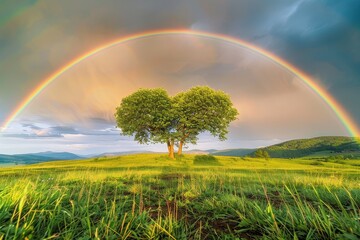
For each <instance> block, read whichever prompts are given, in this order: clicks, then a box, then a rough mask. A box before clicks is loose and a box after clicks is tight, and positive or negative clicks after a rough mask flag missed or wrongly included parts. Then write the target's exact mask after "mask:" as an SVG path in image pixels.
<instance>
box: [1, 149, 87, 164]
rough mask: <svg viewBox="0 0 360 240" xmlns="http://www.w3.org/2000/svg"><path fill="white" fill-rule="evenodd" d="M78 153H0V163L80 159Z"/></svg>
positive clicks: (31, 162)
mask: <svg viewBox="0 0 360 240" xmlns="http://www.w3.org/2000/svg"><path fill="white" fill-rule="evenodd" d="M80 158H81V157H79V156H78V155H75V154H73V153H69V152H39V153H28V154H15V155H5V154H0V164H9V163H11V164H33V163H40V162H47V161H54V160H70V159H80Z"/></svg>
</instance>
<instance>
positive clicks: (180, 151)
mask: <svg viewBox="0 0 360 240" xmlns="http://www.w3.org/2000/svg"><path fill="white" fill-rule="evenodd" d="M183 144H184V142H183V141H180V143H179V150H178V155H179V156H180V155H181V154H182V148H183Z"/></svg>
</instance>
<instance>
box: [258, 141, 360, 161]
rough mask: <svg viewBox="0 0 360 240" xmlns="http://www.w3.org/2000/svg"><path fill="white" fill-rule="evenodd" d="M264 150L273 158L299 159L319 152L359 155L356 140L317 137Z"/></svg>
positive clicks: (358, 146)
mask: <svg viewBox="0 0 360 240" xmlns="http://www.w3.org/2000/svg"><path fill="white" fill-rule="evenodd" d="M264 150H265V151H267V152H268V153H269V154H270V156H271V157H273V158H274V157H275V158H299V157H305V156H312V155H314V154H316V153H319V152H327V153H326V155H329V154H333V155H338V154H342V155H346V156H351V155H352V154H353V155H355V156H357V155H359V153H360V144H359V140H358V139H355V138H352V137H317V138H311V139H299V140H291V141H287V142H284V143H280V144H276V145H273V146H269V147H266V148H264ZM353 157H354V156H353Z"/></svg>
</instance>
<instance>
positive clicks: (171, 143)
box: [167, 140, 175, 158]
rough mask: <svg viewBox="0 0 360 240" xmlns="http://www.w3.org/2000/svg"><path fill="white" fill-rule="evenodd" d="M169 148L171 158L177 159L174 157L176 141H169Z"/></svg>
mask: <svg viewBox="0 0 360 240" xmlns="http://www.w3.org/2000/svg"><path fill="white" fill-rule="evenodd" d="M167 147H168V151H169V157H170V158H175V156H174V141H170V140H168V141H167Z"/></svg>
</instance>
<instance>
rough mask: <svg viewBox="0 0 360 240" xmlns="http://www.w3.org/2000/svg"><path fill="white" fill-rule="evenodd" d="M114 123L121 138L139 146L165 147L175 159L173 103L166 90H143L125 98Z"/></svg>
mask: <svg viewBox="0 0 360 240" xmlns="http://www.w3.org/2000/svg"><path fill="white" fill-rule="evenodd" d="M115 119H116V122H117V127H119V128H120V129H121V135H127V136H134V140H136V141H138V142H139V143H140V144H147V143H166V144H167V146H168V151H169V156H170V157H171V158H174V138H173V137H172V130H171V129H172V122H173V119H174V116H173V109H172V101H171V98H170V97H169V96H168V94H167V92H166V91H165V90H164V89H161V88H156V89H140V90H138V91H137V92H135V93H133V94H131V95H129V96H127V97H125V98H123V99H122V101H121V104H120V106H119V107H117V108H116V112H115Z"/></svg>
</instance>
